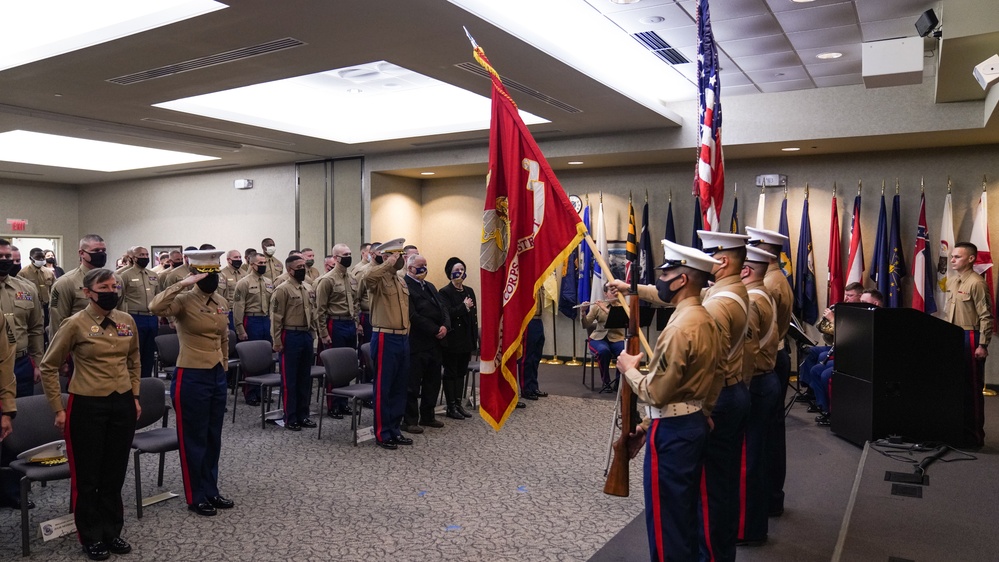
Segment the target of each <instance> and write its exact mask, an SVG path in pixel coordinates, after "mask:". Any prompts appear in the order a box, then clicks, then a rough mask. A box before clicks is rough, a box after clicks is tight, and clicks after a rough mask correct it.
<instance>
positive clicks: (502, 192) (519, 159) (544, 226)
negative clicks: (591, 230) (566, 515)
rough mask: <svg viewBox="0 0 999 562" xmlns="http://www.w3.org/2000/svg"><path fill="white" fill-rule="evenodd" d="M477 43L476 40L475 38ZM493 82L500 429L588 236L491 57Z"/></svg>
mask: <svg viewBox="0 0 999 562" xmlns="http://www.w3.org/2000/svg"><path fill="white" fill-rule="evenodd" d="M469 39H471V36H469ZM472 45H473V48H474V56H475V60H476V61H478V63H479V64H481V65H482V67H483V68H485V69H486V71H487V72H489V75H490V77H491V78H492V119H491V123H490V127H489V173H488V175H487V180H486V194H485V200H486V202H485V206H484V209H483V215H482V242H481V247H480V266H481V284H482V285H481V302H480V306H481V310H482V323H481V324H480V325H481V326H482V341H481V364H480V367H479V369H480V373H481V379H480V384H481V398H480V401H479V402H480V406H481V407H480V413H481V415H482V418H483V419H484V420H486V422H488V423H489V425H491V426H492V427H493V429H496V430H499V429H500V428H501V427H503V424H504V423H505V422H506V420H507V418H508V417H509V416H510V413H511V412H513V410H514V408H515V407H516V406H517V394H518V392H517V376H516V367H515V364H514V362H515V361H516V359H517V355H518V354H519V352H520V348H521V345H522V340H523V337H524V333H525V332H526V330H527V324H528V322H529V321H530V320H531V318H532V317H533V316H534V311H535V310H536V308H537V306H539V303H538V302H537V299H536V296H537V294H538V289H539V288H540V287H541V285H542V283H543V282H544V280H545V279H546V278H547V277H548V276H549V275H550V274H551V273H552V271H554V269H555V268H556V267H558V266H559V265H561V263H562V262H563V260H565V258H566V256H567V255H568V254H569V252H571V251H572V250H573V249H574V248H575V247H576V244H578V243H579V242H580V240H582V238H583V235H584V234H585V233H586V228H585V227H584V226H583V223H582V221H581V220H580V219H579V215H578V214H576V211H575V209H573V208H572V204H571V203H569V199H568V197H567V196H566V194H565V191H564V190H563V189H562V186H561V185H560V184H559V182H558V180H557V179H556V178H555V174H554V173H553V172H552V170H551V167H549V165H548V162H547V161H546V160H545V157H544V155H543V154H542V153H541V150H540V149H539V148H538V145H537V143H535V142H534V138H533V137H532V136H531V133H530V131H529V130H528V129H527V126H525V125H524V122H523V120H522V119H521V118H520V114H519V113H518V112H517V105H516V104H515V103H514V101H513V99H512V98H511V97H510V95H509V94H508V93H507V91H506V88H504V86H503V83H502V81H501V79H500V76H499V74H498V73H497V72H496V71H495V70H494V69H493V67H492V66H491V65H490V64H489V60H488V59H486V55H485V53H484V52H483V51H482V49H481V48H480V47H479V46H478V45H476V44H475V41H474V40H473V41H472Z"/></svg>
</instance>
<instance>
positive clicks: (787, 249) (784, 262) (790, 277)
mask: <svg viewBox="0 0 999 562" xmlns="http://www.w3.org/2000/svg"><path fill="white" fill-rule="evenodd" d="M777 232H779V233H781V234H783V235H784V236H786V237H787V240H786V241H785V242H784V247H782V248H781V250H780V255H779V256H777V257H778V261H779V262H780V269H781V271H782V272H783V273H784V277H786V278H787V284H788V285H790V286H791V290H792V291H793V290H794V273H793V271H794V269H793V266H792V265H791V236H790V230H789V229H788V227H787V193H784V201H783V202H782V203H781V204H780V223H779V224H778V226H777Z"/></svg>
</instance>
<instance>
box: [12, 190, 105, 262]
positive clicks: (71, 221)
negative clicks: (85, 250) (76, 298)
mask: <svg viewBox="0 0 999 562" xmlns="http://www.w3.org/2000/svg"><path fill="white" fill-rule="evenodd" d="M0 201H2V202H3V205H2V209H3V211H2V215H0V232H2V233H4V234H16V235H17V236H30V237H44V238H54V237H62V239H63V247H62V248H61V255H60V256H58V259H59V264H60V265H61V266H63V267H65V269H71V268H74V267H76V266H77V263H78V262H77V258H76V256H77V254H76V250H77V248H78V245H79V242H80V232H81V230H80V218H79V217H80V199H79V195H78V194H77V190H76V188H75V187H73V186H69V185H59V184H50V183H38V182H30V181H17V180H8V179H2V180H0ZM112 205H113V202H112ZM7 219H25V220H27V221H28V226H27V229H26V230H25V231H24V232H17V233H13V232H11V230H10V227H9V226H8V225H7ZM21 249H22V250H25V248H21ZM22 260H27V256H22ZM24 263H27V262H26V261H24Z"/></svg>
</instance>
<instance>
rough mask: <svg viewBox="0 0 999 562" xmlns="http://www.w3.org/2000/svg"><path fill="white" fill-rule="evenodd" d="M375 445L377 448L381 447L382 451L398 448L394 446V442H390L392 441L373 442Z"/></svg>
mask: <svg viewBox="0 0 999 562" xmlns="http://www.w3.org/2000/svg"><path fill="white" fill-rule="evenodd" d="M375 444H376V445H378V446H379V447H381V448H382V449H389V450H393V451H394V450H395V449H398V448H399V447H397V446H396V444H395V440H392V441H375Z"/></svg>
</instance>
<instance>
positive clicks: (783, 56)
mask: <svg viewBox="0 0 999 562" xmlns="http://www.w3.org/2000/svg"><path fill="white" fill-rule="evenodd" d="M735 64H737V65H739V68H741V69H742V70H744V71H746V72H750V71H756V70H768V69H771V68H783V67H789V66H797V65H800V64H801V60H800V59H799V58H798V54H797V53H795V52H794V51H786V52H783V53H771V54H769V55H757V56H755V57H739V58H736V59H735Z"/></svg>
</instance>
